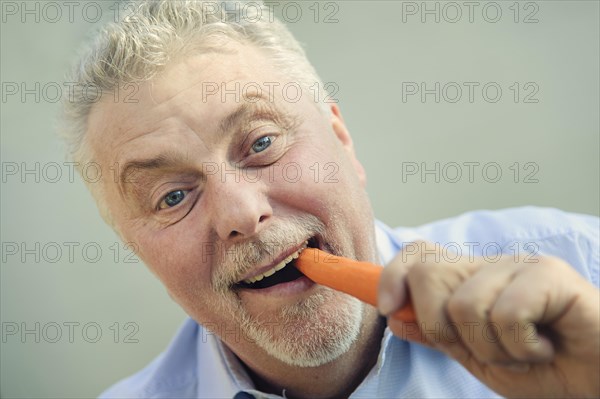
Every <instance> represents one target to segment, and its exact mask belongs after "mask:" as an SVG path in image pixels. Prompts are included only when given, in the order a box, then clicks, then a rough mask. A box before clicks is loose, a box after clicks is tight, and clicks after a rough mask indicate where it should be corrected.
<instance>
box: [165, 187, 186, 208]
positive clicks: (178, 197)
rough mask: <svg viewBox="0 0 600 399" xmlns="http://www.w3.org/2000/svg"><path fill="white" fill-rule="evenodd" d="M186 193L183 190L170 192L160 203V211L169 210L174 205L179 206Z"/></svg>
mask: <svg viewBox="0 0 600 399" xmlns="http://www.w3.org/2000/svg"><path fill="white" fill-rule="evenodd" d="M185 194H186V192H185V191H184V190H175V191H171V192H170V193H168V194H167V195H165V198H163V200H162V202H161V203H160V205H159V208H160V209H164V208H171V207H174V206H175V205H177V204H179V203H180V202H181V201H183V199H184V198H185Z"/></svg>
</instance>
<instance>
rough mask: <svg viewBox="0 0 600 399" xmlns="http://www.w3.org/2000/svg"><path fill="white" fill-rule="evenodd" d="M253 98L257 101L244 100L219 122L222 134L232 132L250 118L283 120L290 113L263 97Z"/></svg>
mask: <svg viewBox="0 0 600 399" xmlns="http://www.w3.org/2000/svg"><path fill="white" fill-rule="evenodd" d="M251 98H255V99H257V101H253V102H244V104H242V105H240V106H239V107H237V108H236V110H235V111H233V112H232V113H231V114H229V115H228V116H226V117H225V118H224V119H223V120H222V121H221V123H220V124H219V131H220V132H221V134H227V133H231V131H232V130H233V129H234V128H236V127H237V126H239V125H241V124H243V123H244V122H246V121H248V120H250V119H260V118H265V119H274V120H275V122H282V120H285V119H287V117H288V115H286V114H285V113H284V112H282V111H281V110H280V109H278V108H277V107H276V106H275V105H274V104H273V103H271V102H268V101H266V99H264V98H263V97H260V96H255V97H251Z"/></svg>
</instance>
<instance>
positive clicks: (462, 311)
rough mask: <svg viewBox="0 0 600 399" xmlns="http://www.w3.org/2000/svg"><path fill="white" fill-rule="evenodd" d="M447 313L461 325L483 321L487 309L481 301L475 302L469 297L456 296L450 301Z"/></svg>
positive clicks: (447, 305)
mask: <svg viewBox="0 0 600 399" xmlns="http://www.w3.org/2000/svg"><path fill="white" fill-rule="evenodd" d="M446 311H447V313H448V316H449V318H450V319H451V320H453V321H455V322H457V323H460V322H465V321H473V320H480V319H483V318H484V317H485V312H486V309H485V308H484V307H483V306H481V305H480V301H474V300H473V298H469V297H468V296H467V295H461V294H455V295H452V296H451V297H450V298H449V299H448V302H447V304H446Z"/></svg>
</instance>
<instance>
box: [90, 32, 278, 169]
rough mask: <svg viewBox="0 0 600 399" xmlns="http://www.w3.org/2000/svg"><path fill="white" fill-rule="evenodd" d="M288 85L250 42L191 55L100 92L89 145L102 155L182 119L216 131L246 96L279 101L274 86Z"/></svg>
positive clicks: (189, 124) (174, 125)
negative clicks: (116, 89) (146, 78)
mask: <svg viewBox="0 0 600 399" xmlns="http://www.w3.org/2000/svg"><path fill="white" fill-rule="evenodd" d="M288 80H289V79H288ZM287 83H289V82H287V81H285V79H284V78H283V76H282V74H281V73H279V72H278V71H277V70H275V68H273V67H272V65H271V63H270V62H269V60H268V59H267V58H266V57H265V56H264V55H263V54H262V52H261V50H259V49H257V48H255V47H252V46H241V45H239V44H233V43H232V44H230V45H228V46H227V47H226V48H224V49H223V51H222V52H211V53H207V54H201V55H192V56H189V57H186V58H184V59H181V60H178V61H174V62H173V63H172V64H171V65H169V66H168V67H167V68H166V69H165V70H164V71H163V72H162V73H161V74H160V75H158V76H156V77H155V78H153V79H152V80H150V81H147V82H143V83H140V84H136V83H132V84H130V85H126V86H125V87H123V88H122V89H120V90H119V92H117V93H113V94H107V95H105V96H103V98H102V100H101V101H100V102H99V103H97V104H95V105H94V107H93V108H92V111H91V113H90V117H89V120H88V122H89V123H88V132H87V136H88V137H87V140H88V144H89V145H90V147H91V148H92V150H93V152H94V153H95V155H96V157H100V158H101V154H99V152H106V151H109V152H115V151H118V150H119V149H120V148H121V147H123V146H124V145H127V143H128V142H130V141H134V140H137V139H139V138H143V136H147V135H148V133H151V132H153V131H157V130H161V131H162V130H165V129H167V130H169V129H170V130H173V129H175V130H176V129H178V128H179V129H180V128H181V127H182V126H181V125H182V123H183V125H187V126H186V127H189V126H192V125H196V126H201V129H202V130H203V131H205V132H215V131H216V130H217V129H218V127H219V126H218V125H219V122H220V121H221V120H222V118H224V117H225V116H226V115H227V114H228V113H230V112H231V111H232V110H233V109H235V108H236V107H237V106H239V105H240V104H241V103H243V102H244V101H246V100H245V96H254V95H256V94H257V92H258V94H260V95H262V96H263V97H266V98H269V97H270V96H271V94H273V95H274V97H275V98H271V99H270V100H272V101H275V102H277V98H276V97H277V91H275V90H272V87H273V85H274V84H276V85H277V86H279V87H281V86H282V85H284V84H287ZM176 125H179V126H176Z"/></svg>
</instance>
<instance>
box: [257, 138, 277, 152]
mask: <svg viewBox="0 0 600 399" xmlns="http://www.w3.org/2000/svg"><path fill="white" fill-rule="evenodd" d="M272 142H273V141H272V140H271V136H264V137H261V138H259V139H258V140H256V141H255V142H254V144H252V151H254V152H261V151H264V150H266V149H267V148H268V147H269V146H270V145H271V143H272Z"/></svg>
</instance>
